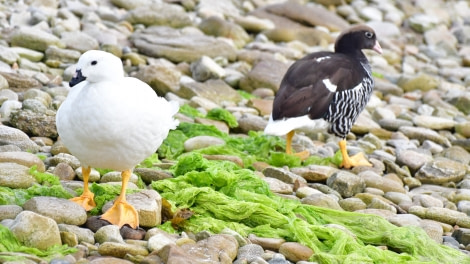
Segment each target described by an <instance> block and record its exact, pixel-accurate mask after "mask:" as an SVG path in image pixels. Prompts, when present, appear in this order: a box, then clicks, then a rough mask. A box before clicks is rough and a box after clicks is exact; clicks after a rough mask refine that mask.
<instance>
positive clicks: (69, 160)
mask: <svg viewBox="0 0 470 264" xmlns="http://www.w3.org/2000/svg"><path fill="white" fill-rule="evenodd" d="M45 163H46V164H48V165H50V166H57V164H59V163H66V164H68V165H70V167H72V169H77V168H79V167H80V161H79V160H78V159H77V158H76V157H75V156H72V155H70V154H67V153H59V154H57V155H55V156H53V157H50V158H47V159H46V160H45ZM95 171H96V170H95ZM92 173H93V169H92ZM77 175H81V168H80V169H79V171H77ZM98 175H99V173H98ZM90 176H91V175H90Z"/></svg>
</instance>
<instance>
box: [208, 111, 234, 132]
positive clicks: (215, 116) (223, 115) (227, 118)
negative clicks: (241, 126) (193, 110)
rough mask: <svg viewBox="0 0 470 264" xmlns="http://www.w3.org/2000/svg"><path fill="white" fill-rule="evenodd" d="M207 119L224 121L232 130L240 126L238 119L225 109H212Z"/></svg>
mask: <svg viewBox="0 0 470 264" xmlns="http://www.w3.org/2000/svg"><path fill="white" fill-rule="evenodd" d="M206 118H209V119H212V120H219V121H224V122H225V123H227V125H228V126H229V127H231V128H234V127H237V126H238V122H237V118H236V117H235V116H234V115H232V113H230V112H229V111H227V110H226V109H223V108H214V109H211V110H210V111H209V112H208V113H207V115H206Z"/></svg>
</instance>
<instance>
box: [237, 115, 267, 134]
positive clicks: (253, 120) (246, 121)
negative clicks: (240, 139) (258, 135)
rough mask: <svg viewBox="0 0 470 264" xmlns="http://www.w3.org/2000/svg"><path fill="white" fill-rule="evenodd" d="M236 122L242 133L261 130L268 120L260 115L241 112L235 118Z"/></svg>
mask: <svg viewBox="0 0 470 264" xmlns="http://www.w3.org/2000/svg"><path fill="white" fill-rule="evenodd" d="M237 122H238V128H239V129H240V130H241V131H242V132H244V133H248V131H263V130H264V128H265V127H266V125H267V124H268V121H266V120H265V119H263V118H262V117H260V116H256V115H253V114H248V113H247V114H242V115H241V116H240V118H238V119H237Z"/></svg>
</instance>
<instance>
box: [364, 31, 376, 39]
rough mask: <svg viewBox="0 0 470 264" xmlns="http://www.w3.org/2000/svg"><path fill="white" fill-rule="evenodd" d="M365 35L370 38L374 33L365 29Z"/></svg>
mask: <svg viewBox="0 0 470 264" xmlns="http://www.w3.org/2000/svg"><path fill="white" fill-rule="evenodd" d="M365 35H366V38H372V37H373V36H374V33H372V32H370V31H366V33H365Z"/></svg>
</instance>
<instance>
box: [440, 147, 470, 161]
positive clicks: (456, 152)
mask: <svg viewBox="0 0 470 264" xmlns="http://www.w3.org/2000/svg"><path fill="white" fill-rule="evenodd" d="M440 156H442V157H444V158H448V159H451V160H454V161H457V162H460V163H462V164H469V163H470V153H468V151H466V150H465V149H464V148H462V147H460V146H451V147H449V148H446V149H444V150H443V151H442V152H441V153H440Z"/></svg>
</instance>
